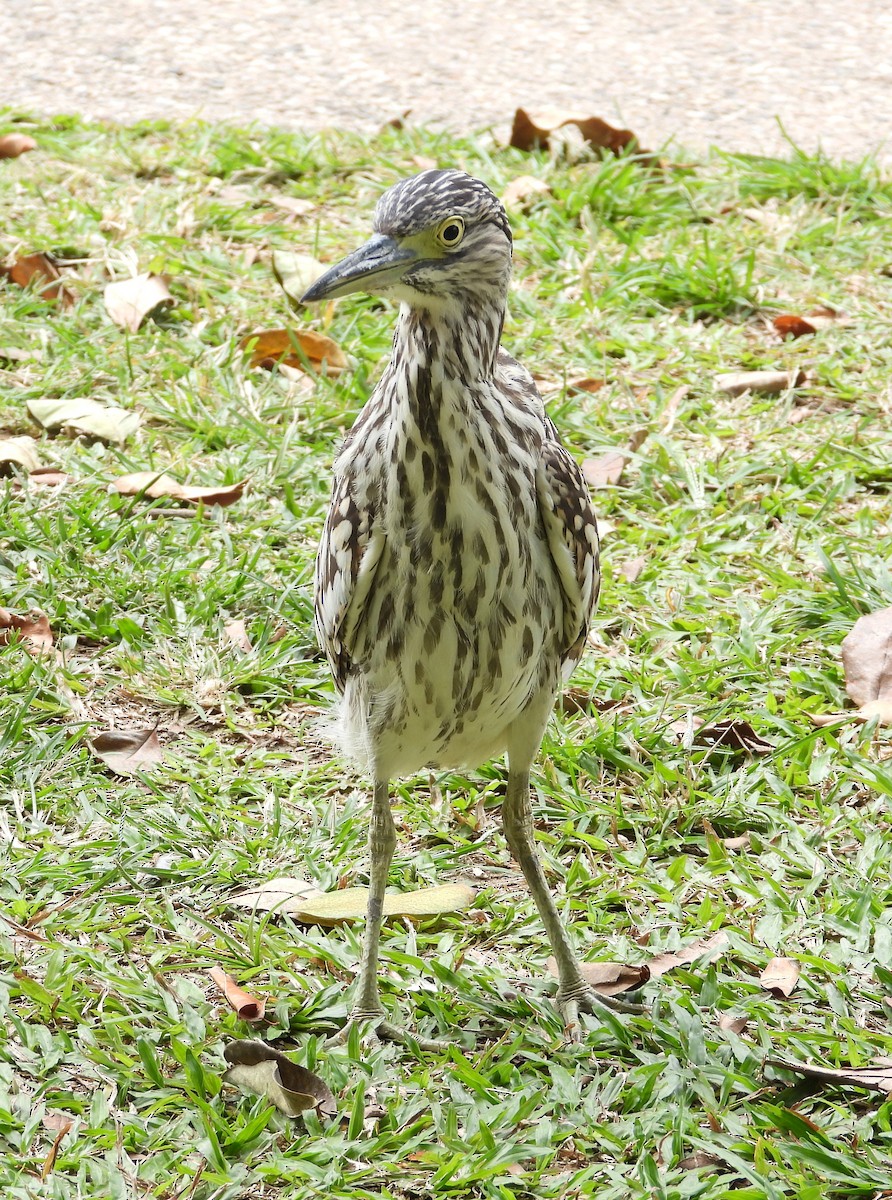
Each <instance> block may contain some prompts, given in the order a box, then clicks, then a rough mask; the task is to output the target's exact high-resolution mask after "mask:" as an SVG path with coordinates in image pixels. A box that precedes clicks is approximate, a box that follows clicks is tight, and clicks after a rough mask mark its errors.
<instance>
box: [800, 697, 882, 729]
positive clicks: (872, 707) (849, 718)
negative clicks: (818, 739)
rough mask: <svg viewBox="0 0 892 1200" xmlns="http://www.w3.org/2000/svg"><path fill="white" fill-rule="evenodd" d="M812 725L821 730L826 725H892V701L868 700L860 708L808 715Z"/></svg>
mask: <svg viewBox="0 0 892 1200" xmlns="http://www.w3.org/2000/svg"><path fill="white" fill-rule="evenodd" d="M808 716H809V719H810V720H811V722H812V724H813V725H817V726H818V728H820V729H823V728H824V726H826V725H843V724H845V725H866V724H867V723H868V722H869V721H876V722H877V723H878V724H879V725H892V699H890V700H869V701H868V702H867V704H862V705H861V707H860V708H851V709H847V710H846V711H845V712H836V713H809V714H808Z"/></svg>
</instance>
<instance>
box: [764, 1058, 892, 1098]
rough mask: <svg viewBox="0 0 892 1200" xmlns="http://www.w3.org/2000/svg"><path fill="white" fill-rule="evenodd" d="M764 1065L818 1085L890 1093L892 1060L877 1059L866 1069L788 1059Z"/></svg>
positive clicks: (773, 1059)
mask: <svg viewBox="0 0 892 1200" xmlns="http://www.w3.org/2000/svg"><path fill="white" fill-rule="evenodd" d="M765 1065H766V1066H768V1067H776V1068H778V1070H781V1071H792V1072H793V1074H794V1075H802V1076H804V1077H805V1078H806V1079H814V1080H816V1081H817V1082H818V1083H825V1084H848V1085H850V1086H853V1087H859V1088H865V1089H867V1091H870V1092H884V1093H886V1094H889V1093H892V1058H878V1059H875V1060H874V1061H873V1062H872V1063H869V1064H868V1065H867V1066H866V1067H821V1066H819V1065H818V1064H817V1063H799V1062H790V1061H789V1060H788V1059H784V1058H775V1057H774V1056H772V1057H770V1058H766V1059H765Z"/></svg>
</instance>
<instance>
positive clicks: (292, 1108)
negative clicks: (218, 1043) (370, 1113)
mask: <svg viewBox="0 0 892 1200" xmlns="http://www.w3.org/2000/svg"><path fill="white" fill-rule="evenodd" d="M223 1057H224V1058H225V1059H226V1061H227V1063H229V1067H228V1069H227V1070H226V1071H225V1072H224V1073H223V1082H224V1083H231V1084H233V1085H235V1086H236V1087H242V1088H245V1089H247V1091H249V1092H253V1093H254V1094H255V1095H257V1096H266V1098H267V1099H268V1100H270V1101H271V1102H272V1103H273V1104H275V1106H276V1107H277V1108H278V1109H280V1110H281V1111H282V1112H283V1113H285V1114H286V1115H287V1116H289V1117H296V1116H298V1115H299V1114H300V1113H302V1112H307V1111H308V1110H309V1109H311V1108H315V1109H318V1111H319V1112H320V1113H322V1114H324V1115H325V1116H334V1114H335V1113H336V1112H337V1101H336V1100H335V1098H334V1096H333V1094H332V1091H331V1088H329V1086H328V1084H327V1083H326V1082H325V1081H324V1080H323V1079H321V1078H320V1077H319V1076H318V1075H316V1074H315V1073H314V1072H313V1071H308V1070H307V1068H306V1067H302V1066H299V1065H298V1063H294V1062H292V1061H291V1059H290V1058H286V1056H285V1055H284V1054H282V1053H281V1052H280V1051H279V1050H274V1049H273V1048H272V1046H269V1045H267V1043H266V1042H255V1041H244V1042H229V1044H228V1045H227V1046H226V1047H224V1050H223Z"/></svg>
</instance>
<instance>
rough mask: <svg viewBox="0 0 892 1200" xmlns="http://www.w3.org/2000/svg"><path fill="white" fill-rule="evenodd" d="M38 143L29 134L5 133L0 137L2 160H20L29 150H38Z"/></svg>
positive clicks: (0, 156)
mask: <svg viewBox="0 0 892 1200" xmlns="http://www.w3.org/2000/svg"><path fill="white" fill-rule="evenodd" d="M36 149H37V142H35V140H34V138H33V137H28V135H27V133H4V134H3V136H2V137H0V158H18V157H19V155H20V154H27V153H28V151H29V150H36Z"/></svg>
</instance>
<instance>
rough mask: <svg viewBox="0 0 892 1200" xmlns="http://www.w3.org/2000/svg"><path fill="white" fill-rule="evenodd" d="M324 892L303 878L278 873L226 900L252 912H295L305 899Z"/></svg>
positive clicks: (234, 905) (235, 906) (316, 896)
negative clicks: (273, 877) (272, 877)
mask: <svg viewBox="0 0 892 1200" xmlns="http://www.w3.org/2000/svg"><path fill="white" fill-rule="evenodd" d="M324 895H325V893H324V892H320V891H319V889H318V888H317V887H316V886H315V885H314V884H312V883H307V881H306V880H305V879H295V878H293V877H292V876H290V875H279V876H276V878H275V879H268V880H267V881H266V883H262V884H260V886H259V887H256V888H250V889H249V890H248V891H246V892H239V893H238V895H235V896H230V897H229V900H228V901H227V903H228V904H230V905H231V906H232V907H233V908H248V909H251V910H252V911H254V912H274V911H279V910H281V911H282V912H287V913H291V912H295V911H297V910H298V909H299V908H300V907H301V905H302V904H304V903H305V902H306V901H307V900H310V899H317V898H318V897H319V896H324Z"/></svg>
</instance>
